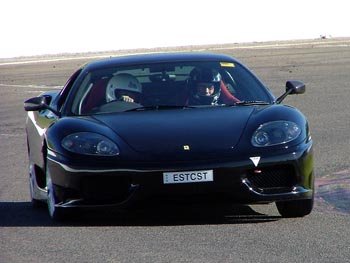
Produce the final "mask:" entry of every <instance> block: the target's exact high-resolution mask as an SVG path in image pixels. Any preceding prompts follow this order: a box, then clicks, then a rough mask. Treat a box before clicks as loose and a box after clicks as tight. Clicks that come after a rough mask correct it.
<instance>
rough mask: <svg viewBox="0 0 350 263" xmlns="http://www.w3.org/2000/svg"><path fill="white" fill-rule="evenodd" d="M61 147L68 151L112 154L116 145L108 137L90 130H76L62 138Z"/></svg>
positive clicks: (115, 152) (115, 153)
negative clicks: (76, 131)
mask: <svg viewBox="0 0 350 263" xmlns="http://www.w3.org/2000/svg"><path fill="white" fill-rule="evenodd" d="M62 147H63V148H65V149H66V150H68V151H71V152H74V153H80V154H87V155H101V156H113V155H118V154H119V149H118V146H117V145H116V144H115V143H114V142H112V141H111V140H110V139H108V138H106V137H104V136H102V135H100V134H97V133H92V132H78V133H73V134H70V135H68V136H66V137H64V138H63V140H62Z"/></svg>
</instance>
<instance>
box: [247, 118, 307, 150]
mask: <svg viewBox="0 0 350 263" xmlns="http://www.w3.org/2000/svg"><path fill="white" fill-rule="evenodd" d="M300 133H301V129H300V127H299V126H298V125H297V124H296V123H294V122H291V121H272V122H267V123H264V124H262V125H260V127H259V128H258V129H256V131H255V132H254V134H253V137H252V144H253V145H254V146H256V147H265V146H272V145H277V144H284V143H287V142H290V141H293V140H295V139H296V138H298V136H299V135H300Z"/></svg>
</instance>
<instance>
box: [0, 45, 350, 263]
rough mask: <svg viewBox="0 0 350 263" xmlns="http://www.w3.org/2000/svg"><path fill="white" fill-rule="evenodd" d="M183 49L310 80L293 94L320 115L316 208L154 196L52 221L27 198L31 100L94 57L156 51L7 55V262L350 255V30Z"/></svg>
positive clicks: (2, 145) (1, 133) (1, 210)
mask: <svg viewBox="0 0 350 263" xmlns="http://www.w3.org/2000/svg"><path fill="white" fill-rule="evenodd" d="M177 50H178V49H177ZM181 50H183V51H191V50H196V51H198V50H201V51H209V52H216V53H225V54H229V55H232V56H235V57H236V58H238V59H239V60H241V61H242V62H243V63H244V64H246V65H247V66H248V67H250V68H251V69H252V70H253V71H254V72H255V73H256V74H257V75H258V76H259V77H260V78H261V80H262V81H263V82H264V83H265V84H266V85H267V86H269V87H270V88H271V90H272V91H273V93H274V94H275V95H276V96H279V95H280V94H282V93H283V91H284V86H285V82H286V80H290V79H297V80H302V81H304V82H305V83H306V93H305V94H304V95H298V96H289V97H287V99H286V100H285V101H284V102H285V103H286V104H290V105H292V106H296V107H298V108H299V109H300V110H301V111H302V112H303V113H304V114H305V115H306V116H307V118H308V119H309V122H310V125H311V131H312V137H313V140H314V144H315V146H314V153H315V170H316V178H317V179H316V187H317V190H316V205H315V209H314V211H313V212H312V213H311V214H310V215H309V216H306V217H304V218H300V219H282V218H281V217H280V216H279V214H278V212H277V210H276V208H275V206H274V205H273V204H271V205H267V206H262V205H254V206H230V207H206V208H204V207H191V208H190V209H182V208H181V207H174V208H172V209H170V208H169V207H148V208H147V209H140V210H139V211H137V212H135V213H133V214H124V215H120V214H115V213H109V212H106V213H102V214H96V213H90V212H86V213H84V214H82V215H80V216H79V217H78V218H76V219H74V220H71V221H69V222H65V223H54V222H52V221H51V220H50V219H49V217H48V215H47V212H46V209H33V208H32V207H31V205H30V203H29V188H28V175H27V165H28V161H27V149H26V137H25V136H26V135H25V130H24V128H25V118H26V113H25V112H24V110H23V101H24V100H25V99H26V98H29V97H33V96H36V95H38V94H40V92H42V91H46V90H50V89H58V88H60V87H62V86H63V85H64V84H65V81H66V80H67V78H68V77H69V76H70V75H71V74H72V73H73V71H74V70H75V69H77V68H78V67H79V66H81V65H82V64H84V63H85V62H87V61H89V60H92V59H98V58H101V57H108V56H115V55H120V54H123V53H138V52H157V51H158V50H133V51H119V52H108V53H107V52H106V53H96V54H92V53H90V54H78V55H65V56H63V55H59V56H44V57H30V58H16V59H0V262H49V261H50V262H68V261H69V262H350V164H349V162H350V136H349V127H350V103H349V99H350V39H324V40H311V41H306V40H305V41H292V42H269V43H250V44H232V45H231V44H225V45H218V46H193V47H182V48H181ZM161 51H175V48H173V49H172V48H167V49H162V50H161Z"/></svg>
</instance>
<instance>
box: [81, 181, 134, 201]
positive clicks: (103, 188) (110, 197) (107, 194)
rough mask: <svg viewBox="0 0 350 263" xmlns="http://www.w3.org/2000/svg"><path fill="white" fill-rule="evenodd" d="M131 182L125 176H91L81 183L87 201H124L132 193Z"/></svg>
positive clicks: (82, 192)
mask: <svg viewBox="0 0 350 263" xmlns="http://www.w3.org/2000/svg"><path fill="white" fill-rule="evenodd" d="M130 186H131V181H130V179H129V178H128V177H126V176H125V177H124V176H118V177H116V176H90V177H86V178H84V179H83V180H82V182H81V194H82V196H83V198H84V199H85V200H87V201H97V202H99V201H122V200H124V199H125V198H126V197H127V196H128V194H129V191H130Z"/></svg>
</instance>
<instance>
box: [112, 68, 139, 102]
mask: <svg viewBox="0 0 350 263" xmlns="http://www.w3.org/2000/svg"><path fill="white" fill-rule="evenodd" d="M141 93H142V86H141V84H140V82H139V81H138V80H137V78H136V77H134V76H133V75H131V74H128V73H120V74H117V75H115V76H114V77H112V78H111V79H110V80H109V82H108V84H107V88H106V101H107V102H110V101H115V100H120V101H125V102H134V103H140V100H141Z"/></svg>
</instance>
